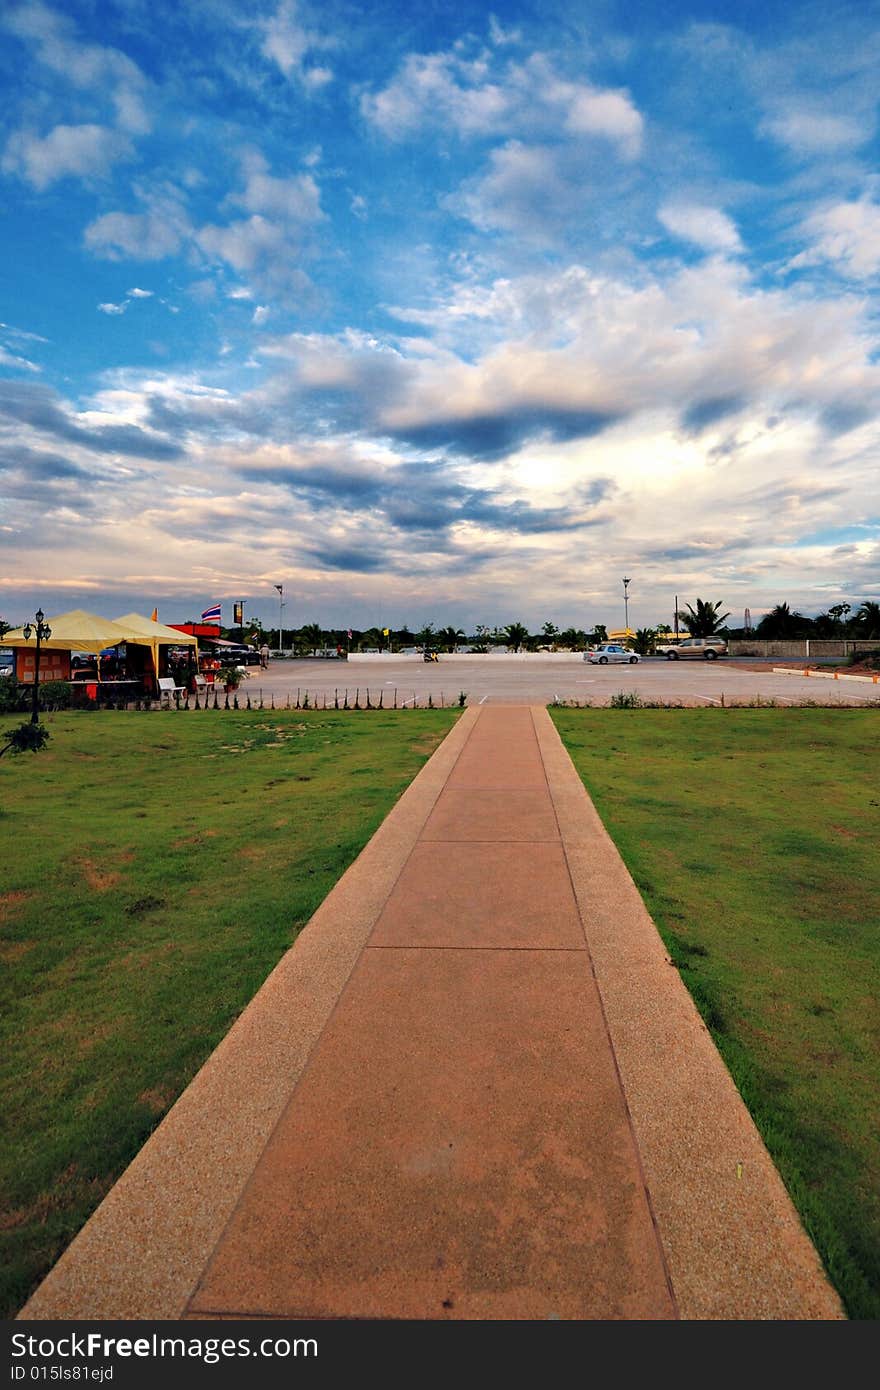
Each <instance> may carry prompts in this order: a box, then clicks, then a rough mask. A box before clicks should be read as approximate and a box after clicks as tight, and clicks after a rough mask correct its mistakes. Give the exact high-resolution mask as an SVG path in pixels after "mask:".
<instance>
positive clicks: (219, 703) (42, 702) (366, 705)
mask: <svg viewBox="0 0 880 1390" xmlns="http://www.w3.org/2000/svg"><path fill="white" fill-rule="evenodd" d="M111 688H112V687H110V686H107V687H105V691H109V690H110V689H111ZM221 694H222V695H223V699H222V700H221V699H220V696H221ZM361 694H362V692H361V688H360V687H359V686H358V687H357V688H356V689H355V692H354V698H353V699H351V698H349V691H348V690H347V689H346V690H344V691H343V693H342V698H340V693H339V691H338V690H336V691H334V694H333V698H332V699H330V698H329V697H328V696H327V694H326V692H322V693H321V694H320V695H319V694H317V693H314V694H311V695H310V693H309V691H308V690H305V691H304V690H302V689H299V690H297V692H296V699H295V700H294V699H293V698H292V697H291V696H290V694H288V695H287V698H286V700H285V701H284V702H283V703H280V702H279V703H278V704H276V703H275V696H274V693H273V694H271V695H270V698H269V702H268V703H266V702H265V701H264V699H263V693H262V691H260V696H259V699H254V700H252V699H251V697H250V694H249V693H247V692H246V693H245V695H244V698H243V701H242V700H240V699H239V696H238V694H237V692H235V691H223V690H221V689H220V687H219V686H214V687H212V688H211V689H208V690H206V691H205V693H204V695H203V696H201V697H200V696H199V694H198V693H196V694H190V693H189V692H186V693H185V694H183V695H182V696H181V695H180V694H179V693H178V694H177V695H175V708H177V709H180V710H191V709H197V710H205V709H353V710H360V709H419V708H420V706H419V700H418V696H417V695H416V694H415V693H414V694H413V695H412V697H411V698H410V699H409V700H406V701H404V702H403V703H400V704H399V703H398V691H397V690H396V689H395V691H394V695H393V698H392V703H391V704H390V705H386V703H385V692H384V690H380V691H379V698H378V700H374V699H373V698H372V696H371V694H370V691H369V689H367V688H365V689H364V691H363V699H362V698H361ZM230 695H231V697H232V698H231V699H230ZM31 698H32V691H31V690H30V689H28V688H27V687H25V686H18V685H16V684H15V683H14V682H8V681H7V682H4V683H3V684H2V685H0V714H15V713H19V712H21V711H23V710H27V709H30V707H31ZM72 703H73V687H72V686H71V683H70V682H69V681H46V682H45V684H43V685H41V686H40V688H39V709H40V710H41V711H42V712H43V713H47V712H50V711H57V710H66V709H70V708H71V705H72ZM453 703H455V704H458V705H459V706H460V707H464V705H465V704H466V703H467V692H466V691H464V690H462V691H459V694H458V699H457V700H456V701H454V702H453ZM449 704H450V701H449V700H447V699H446V696H445V694H444V693H443V692H442V691H441V692H440V701H439V704H437V703H435V701H434V697H433V695H431V694H429V695H428V696H427V699H426V700H424V702H423V704H422V705H421V708H422V709H447V708H448V707H449ZM81 708H83V709H95V708H96V705H95V702H94V701H91V700H89V701H87V702H84V703H83V705H82V706H81ZM100 708H101V709H135V710H150V709H155V708H157V702H156V701H155V700H153V699H150V698H149V697H148V696H144V697H142V698H139V699H136V700H130V699H127V698H125V697H123V696H120V697H119V699H116V700H114V699H109V700H107V701H106V702H105V703H102V704H101V706H100Z"/></svg>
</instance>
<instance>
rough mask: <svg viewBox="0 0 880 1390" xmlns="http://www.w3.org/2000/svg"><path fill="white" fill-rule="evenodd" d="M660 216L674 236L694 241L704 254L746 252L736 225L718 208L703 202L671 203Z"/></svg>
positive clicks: (661, 210)
mask: <svg viewBox="0 0 880 1390" xmlns="http://www.w3.org/2000/svg"><path fill="white" fill-rule="evenodd" d="M657 216H658V217H659V219H660V221H661V222H662V223H663V226H664V227H665V228H666V229H667V231H670V232H672V234H673V236H677V237H681V238H682V239H683V240H684V241H691V242H693V243H694V244H695V245H696V246H700V247H702V249H703V250H704V251H718V252H721V253H722V254H726V253H731V254H736V253H738V252H740V251H741V250H742V243H741V241H740V239H739V233H738V231H737V229H736V226H735V225H734V223H733V222H732V221H731V219H730V218H729V217H728V216H727V214H726V213H723V212H721V211H720V210H719V209H718V208H713V207H705V206H703V205H701V204H699V203H667V204H666V205H665V206H664V207H662V208H661V209H660V211H659V212H658V214H657Z"/></svg>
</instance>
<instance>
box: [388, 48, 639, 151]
mask: <svg viewBox="0 0 880 1390" xmlns="http://www.w3.org/2000/svg"><path fill="white" fill-rule="evenodd" d="M361 112H362V114H363V116H364V117H365V118H366V120H367V121H368V122H369V123H370V124H371V125H373V126H374V127H375V128H376V129H377V130H379V131H381V133H382V134H383V135H384V136H386V137H387V138H388V139H392V140H400V139H405V138H407V137H409V136H411V135H412V134H413V133H415V132H416V131H419V130H422V129H426V128H427V129H439V130H441V131H443V132H449V131H453V132H455V134H457V135H458V136H460V137H462V138H464V139H467V138H472V137H477V136H490V135H505V134H506V135H514V134H522V133H526V132H527V133H529V134H534V133H540V134H542V135H554V134H555V135H559V134H561V133H567V134H568V135H570V136H572V137H584V136H590V137H598V138H600V139H603V140H610V141H611V142H612V143H613V144H614V145H615V146H616V147H617V149H618V150H619V151H620V152H621V153H622V154H623V155H624V157H626V158H633V157H635V155H637V154H638V152H639V150H640V148H641V141H642V134H643V126H644V122H643V118H642V116H641V113H640V112H639V111H638V110H637V109H636V107H635V105H634V104H633V101H632V98H631V97H630V95H629V93H628V92H626V91H622V90H615V89H610V88H600V87H596V86H593V85H592V84H591V83H588V82H569V81H564V80H562V79H560V78H559V77H558V76H557V75H556V72H555V71H554V68H553V65H552V63H550V62H549V60H548V59H547V58H546V57H545V56H544V55H542V54H535V55H533V56H532V57H531V58H530V59H529V61H528V62H527V63H526V64H524V65H523V64H518V63H515V62H513V61H509V62H507V63H506V64H503V65H501V66H498V67H495V66H493V62H492V59H491V57H490V56H487V55H486V54H485V53H482V52H481V53H479V54H478V55H477V56H476V57H472V58H469V57H466V56H465V55H464V54H463V53H462V52H461V50H460V49H459V50H458V51H453V52H448V53H431V54H422V53H410V54H408V55H407V56H406V58H405V59H404V61H403V63H402V64H401V67H400V69H399V71H398V72H397V74H396V75H395V76H394V77H393V78H392V80H391V81H390V82H389V83H388V85H387V86H386V87H384V88H382V89H381V90H380V91H378V92H365V93H364V94H363V95H362V97H361Z"/></svg>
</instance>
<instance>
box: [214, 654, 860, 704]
mask: <svg viewBox="0 0 880 1390" xmlns="http://www.w3.org/2000/svg"><path fill="white" fill-rule="evenodd" d="M621 691H623V692H626V693H629V692H635V693H636V694H637V695H638V696H639V698H640V699H642V700H659V701H662V702H668V703H671V704H674V703H678V704H683V705H703V706H705V705H715V704H717V705H722V704H724V705H728V704H748V703H750V702H754V701H758V700H767V701H770V700H775V701H777V702H778V703H779V704H784V705H790V704H799V703H801V702H806V701H812V702H813V703H815V704H828V705H837V704H844V705H864V704H871V703H880V685H872V684H869V683H868V684H865V685H864V686H862V685H858V684H856V682H854V681H832V680H810V679H806V678H804V677H799V676H791V675H778V674H774V672H773V671H772V669H771V668H770V667H768V668H767V670H766V671H761V670H754V669H751V668H750V666H749V665H748V664H747V663H743V664H739V663H737V662H735V661H727V660H721V661H688V662H677V661H665V660H663V659H662V658H653V659H648V660H646V661H641V662H639V664H638V665H637V666H629V665H622V666H593V665H589V664H588V663H585V662H584V661H583V660H581V658H580V657H578V656H574V657H572V658H571V659H570V660H562V661H560V660H556V659H545V660H542V659H541V658H540V657H534V658H525V659H522V658H520V659H517V658H516V657H501V656H499V657H495V656H486V657H482V658H476V659H475V658H473V657H470V658H469V657H454V656H450V657H441V659H440V661H439V663H434V662H432V663H430V664H429V663H426V662H414V661H409V660H402V659H400V658H395V657H393V656H392V657H388V658H387V659H385V658H383V659H382V660H380V661H364V662H361V661H272V662H271V664H270V666H269V669H268V671H258V670H255V671H252V673H251V676H250V679H249V681H248V682H247V684H246V685H245V686H243V687H242V689H241V691H240V692H239V701H240V703H244V699H245V696H246V694H249V695H250V697H251V700H252V701H257V702H258V701H259V699H260V697H261V696H262V698H263V700H264V702H265V703H266V704H268V703H270V701H271V700H273V699H274V701H275V703H276V705H278V704H280V705H282V706H283V705H285V704H286V702H287V701H288V700H289V701H290V702H291V704H295V703H296V700H297V698H299V699H300V700H302V699H303V698H304V696H305V695H306V694H308V698H309V703H310V704H311V703H313V702H314V700H315V698H316V697H317V700H318V702H319V703H323V702H324V701H325V700H326V702H327V704H328V705H332V704H333V703H334V702H335V701H336V700H338V701H339V703H340V705H341V704H343V702H344V701H345V699H346V697H347V699H348V703H349V705H352V704H354V702H355V699H357V700H358V702H359V703H360V704H361V705H366V703H367V701H368V700H369V702H370V703H371V704H373V705H376V704H378V703H379V700H380V698H381V700H382V703H383V705H384V706H385V707H390V706H392V705H393V704H395V703H396V704H397V705H398V706H408V705H409V706H411V705H412V704H413V703H414V702H417V703H418V704H419V705H423V704H425V703H426V702H427V700H428V696H429V695H430V696H431V699H432V700H433V702H434V703H435V704H437V705H439V704H441V703H442V704H444V705H457V704H458V703H459V700H460V696H461V694H462V693H464V695H465V698H466V701H467V703H468V704H469V705H477V704H496V703H497V704H523V703H526V704H549V703H551V702H552V701H554V700H556V701H573V700H576V701H578V703H580V704H583V703H585V702H589V703H591V704H594V705H607V704H608V703H609V701H610V700H611V698H612V697H613V696H614V695H616V694H619V693H620V692H621Z"/></svg>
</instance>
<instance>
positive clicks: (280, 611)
mask: <svg viewBox="0 0 880 1390" xmlns="http://www.w3.org/2000/svg"><path fill="white" fill-rule="evenodd" d="M275 588H276V589H277V590H278V655H279V656H280V655H281V624H282V623H283V621H284V585H283V584H276V585H275Z"/></svg>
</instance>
